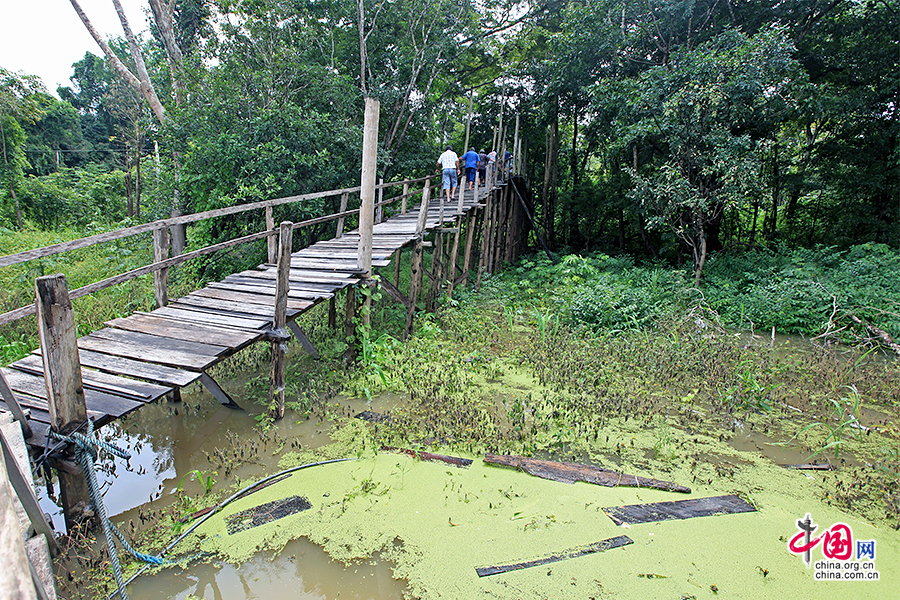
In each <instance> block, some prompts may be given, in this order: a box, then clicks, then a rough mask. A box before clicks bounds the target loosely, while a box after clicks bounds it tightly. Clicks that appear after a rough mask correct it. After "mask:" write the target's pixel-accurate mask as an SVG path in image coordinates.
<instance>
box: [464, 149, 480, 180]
mask: <svg viewBox="0 0 900 600" xmlns="http://www.w3.org/2000/svg"><path fill="white" fill-rule="evenodd" d="M462 159H463V160H464V161H465V163H466V164H465V166H466V181H468V182H469V189H470V190H471V189H472V188H474V187H475V169H477V168H478V153H477V152H475V148H469V151H468V152H466V153H465V154H463V155H462Z"/></svg>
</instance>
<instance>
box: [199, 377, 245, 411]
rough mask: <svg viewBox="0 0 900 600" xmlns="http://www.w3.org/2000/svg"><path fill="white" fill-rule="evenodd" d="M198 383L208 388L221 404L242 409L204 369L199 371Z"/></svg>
mask: <svg viewBox="0 0 900 600" xmlns="http://www.w3.org/2000/svg"><path fill="white" fill-rule="evenodd" d="M200 383H202V384H203V387H205V388H206V389H208V390H209V393H210V394H212V395H213V396H214V397H215V399H216V400H218V401H219V402H221V403H222V405H223V406H227V407H228V408H234V409H237V410H244V409H242V408H241V407H240V405H238V403H237V402H235V401H234V400H232V399H231V396H229V395H228V393H227V392H226V391H225V390H223V389H222V388H221V387H219V384H218V383H216V382H215V380H214V379H213V378H212V377H210V376H209V375H207V374H206V371H203V372H201V373H200Z"/></svg>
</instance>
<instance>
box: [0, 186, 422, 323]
mask: <svg viewBox="0 0 900 600" xmlns="http://www.w3.org/2000/svg"><path fill="white" fill-rule="evenodd" d="M428 179H429V177H421V178H418V179H405V180H403V181H392V182H385V183H380V184H377V185H376V188H387V187H393V186H396V185H407V186H408V185H409V184H411V183H420V182H424V181H427V180H428ZM359 190H360V187H359V186H356V187H352V188H343V189H338V190H328V191H325V192H315V193H310V194H301V195H296V196H287V197H284V198H275V199H272V200H262V201H259V202H254V203H251V204H240V205H237V206H229V207H226V208H220V209H216V210H208V211H204V212H201V213H193V214H190V215H184V216H181V217H174V218H169V219H160V220H158V221H153V222H151V223H143V224H141V225H135V226H133V227H126V228H124V229H117V230H115V231H110V232H106V233H101V234H97V235H93V236H89V237H86V238H80V239H77V240H71V241H69V242H63V243H60V244H54V245H52V246H44V247H42V248H35V249H33V250H26V251H23V252H18V253H16V254H9V255H7V256H3V257H0V268H2V267H5V266H12V265H16V264H21V263H23V262H28V261H29V260H34V259H36V258H43V257H45V256H52V255H54V254H60V253H62V252H67V251H69V250H76V249H79V248H87V247H89V246H93V245H95V244H100V243H103V242H109V241H113V240H117V239H122V238H126V237H131V236H133V235H138V234H141V233H147V232H149V231H154V230H157V229H165V228H167V227H171V226H172V225H179V224H182V223H193V222H197V221H202V220H205V219H210V218H215V217H222V216H226V215H231V214H237V213H242V212H248V211H251V210H258V209H261V208H268V207H270V206H279V205H282V204H289V203H292V202H299V201H301V200H311V199H315V198H324V197H328V196H337V195H341V194H351V193H354V192H358V191H359ZM418 193H420V192H419V191H416V192H408V193H406V194H401V195H399V196H395V197H393V198H389V199H387V200H383V201H381V202H378V203H376V205H375V206H376V208H377V207H379V206H385V205H387V204H390V203H392V202H395V201H397V200H399V199H402V198H408V197H409V196H412V195H415V194H418ZM359 210H360V209H359V208H355V209H351V210H345V211H342V212H338V213H333V214H330V215H323V216H320V217H314V218H312V219H307V220H305V221H299V222H297V223H294V224H293V227H292V228H293V229H299V228H301V227H309V226H311V225H316V224H318V223H326V222H328V221H332V220H335V219H340V218H342V217H347V216H350V215H354V214H357V213H358V212H359ZM276 235H278V229H277V228H276V229H267V230H264V231H260V232H257V233H251V234H248V235H245V236H242V237H238V238H234V239H231V240H227V241H224V242H220V243H218V244H213V245H211V246H205V247H203V248H200V249H198V250H193V251H191V252H186V253H184V254H179V255H178V256H173V257H172V258H167V259H165V260H162V261H159V262H153V263H151V264H148V265H145V266H143V267H138V268H137V269H132V270H131V271H126V272H125V273H120V274H119V275H113V276H112V277H107V278H106V279H102V280H100V281H96V282H94V283H90V284H88V285H86V286H83V287H80V288H77V289H74V290H71V291H70V292H69V299H70V300H74V299H76V298H81V297H83V296H87V295H88V294H92V293H94V292H97V291H100V290H103V289H106V288H108V287H112V286H114V285H118V284H120V283H124V282H126V281H129V280H131V279H135V278H137V277H141V276H143V275H149V274H150V273H154V272H156V271H161V270H163V269H168V268H169V267H172V266H175V265H179V264H181V263H183V262H187V261H189V260H191V259H194V258H197V257H199V256H204V255H207V254H212V253H213V252H216V251H218V250H223V249H225V248H230V247H232V246H238V245H240V244H245V243H248V242H254V241H257V240H262V239H265V238H268V237H270V236H276ZM33 314H35V305H34V304H29V305H26V306H22V307H20V308H16V309H13V310H11V311H9V312H6V313H3V314H0V326H2V325H6V324H8V323H11V322H13V321H17V320H19V319H22V318H25V317H28V316H31V315H33Z"/></svg>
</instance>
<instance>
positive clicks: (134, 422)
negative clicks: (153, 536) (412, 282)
mask: <svg viewBox="0 0 900 600" xmlns="http://www.w3.org/2000/svg"><path fill="white" fill-rule="evenodd" d="M243 381H245V378H244V377H242V376H240V375H238V376H236V377H234V378H233V379H231V380H230V381H223V382H220V383H221V384H222V385H223V387H224V388H225V389H226V390H227V391H228V392H229V394H231V395H232V397H234V398H235V399H236V401H237V402H238V403H239V404H241V405H242V406H244V407H245V408H247V410H245V411H238V410H233V409H229V408H225V407H223V406H222V405H220V404H219V403H218V402H217V401H216V400H215V399H214V398H213V397H212V396H211V395H210V394H209V393H208V392H206V391H205V390H204V389H203V388H201V387H199V386H194V387H191V388H188V389H185V390H183V393H182V398H183V401H182V402H181V403H170V402H166V401H165V400H163V401H160V402H157V403H155V404H151V405H147V406H145V407H143V408H141V409H139V410H138V411H136V412H134V413H131V414H130V415H129V416H128V417H126V418H125V419H123V420H121V421H117V422H114V423H111V424H109V425H106V426H104V427H103V428H102V430H101V435H102V437H103V439H105V440H106V441H108V442H109V443H111V444H113V445H115V446H117V447H119V448H122V449H123V450H126V451H127V452H129V453H130V454H131V458H130V459H129V460H128V461H123V460H121V459H118V458H117V459H115V460H114V461H113V459H111V458H110V457H108V456H106V455H104V460H103V471H102V472H98V481H99V483H100V485H101V489H102V490H103V493H104V503H105V506H106V510H107V513H108V514H109V516H110V518H111V520H112V521H113V522H114V523H117V524H121V525H120V526H121V527H122V530H123V532H126V533H127V532H128V531H129V530H130V525H129V521H131V522H133V523H134V525H135V526H136V527H138V528H140V525H141V519H140V514H141V512H142V511H145V510H148V509H153V510H156V509H160V508H164V507H166V506H168V505H169V504H171V503H172V502H174V501H175V500H176V499H177V496H176V492H178V491H179V490H184V492H185V493H186V494H187V495H188V496H198V495H202V494H203V493H204V487H203V485H202V483H201V479H203V480H206V478H208V477H212V480H213V481H214V483H212V489H213V490H219V489H223V488H227V487H229V486H231V485H232V484H233V483H235V481H237V480H240V481H242V482H252V481H254V480H257V479H261V478H262V477H264V476H266V475H269V474H271V473H274V472H276V471H278V466H277V465H278V460H279V459H280V458H281V455H282V454H283V451H287V450H291V449H294V448H296V447H297V445H299V446H302V447H304V448H315V447H318V446H321V445H323V444H326V443H328V442H329V441H330V438H329V437H328V433H329V432H330V430H331V427H332V425H331V423H329V422H328V421H325V420H320V419H319V418H317V417H315V416H313V417H310V418H309V419H307V418H305V417H300V416H298V415H297V414H296V413H292V412H291V411H288V412H287V415H286V417H285V419H283V420H282V421H280V422H278V423H277V424H276V425H275V426H274V428H273V429H272V430H271V431H269V432H268V433H267V434H264V435H261V434H260V433H259V431H258V429H257V420H256V417H257V415H259V414H260V413H262V412H263V408H262V407H260V406H256V405H254V404H252V402H251V401H248V400H246V399H245V396H246V393H245V392H244V387H245V386H244V384H243ZM401 401H402V398H401V397H398V396H396V395H383V396H380V397H377V398H374V399H373V400H372V401H371V402H366V401H365V400H351V399H347V398H342V397H338V398H336V399H334V400H333V401H331V402H330V403H329V404H328V407H327V411H328V414H329V415H346V416H350V415H355V414H357V413H359V412H361V411H364V410H369V411H375V412H384V411H387V410H389V409H390V408H392V407H394V406H396V405H397V404H398V402H401ZM217 455H218V456H220V457H225V461H224V462H226V463H228V465H227V467H226V468H224V469H223V461H222V460H217V458H216V457H217ZM210 457H212V458H210ZM39 491H40V492H41V493H40V503H41V506H42V508H43V509H44V511H45V512H46V513H48V514H50V515H51V518H52V521H53V525H54V526H55V527H56V529H57V530H64V528H65V524H64V521H63V517H62V513H61V510H60V508H59V506H57V505H56V504H55V503H54V502H53V500H52V499H51V498H50V497H49V496H48V494H47V491H46V490H44V489H41V490H39ZM172 538H173V539H174V538H175V533H174V532H173V534H172ZM174 551H175V552H176V553H177V547H176V548H175V550H174ZM404 587H405V583H404V582H402V581H397V580H395V579H394V578H393V577H392V573H391V567H390V565H389V564H387V563H386V562H384V561H380V560H377V559H374V560H371V561H367V562H365V563H362V564H358V565H353V566H350V567H345V566H344V565H343V564H340V563H336V562H334V561H332V560H331V559H330V558H329V557H328V555H327V554H326V553H325V552H324V551H323V550H322V549H321V548H320V547H318V546H315V545H313V544H311V543H310V542H308V541H307V540H294V541H293V542H291V543H290V544H289V545H288V546H287V548H285V550H284V551H283V552H281V553H279V554H278V555H276V556H273V555H272V553H271V552H268V553H260V554H258V555H256V556H255V557H254V558H253V559H252V560H250V561H247V562H246V563H244V564H241V565H231V564H227V563H222V562H213V563H210V562H209V560H208V559H207V560H203V561H197V562H196V563H195V564H193V565H192V566H190V567H189V568H188V569H184V570H182V569H168V570H165V571H163V572H161V573H159V574H157V575H153V576H149V575H147V576H142V577H139V578H138V579H137V580H135V582H134V583H133V584H132V585H131V588H132V589H133V590H134V591H133V592H132V594H133V597H137V598H148V599H149V598H187V597H188V596H189V595H193V596H197V597H200V598H210V599H215V600H227V599H229V598H273V599H280V598H301V599H306V598H309V599H313V598H316V599H317V598H358V599H369V598H372V599H379V600H382V599H383V600H388V599H394V598H399V597H401V596H402V590H403V589H404Z"/></svg>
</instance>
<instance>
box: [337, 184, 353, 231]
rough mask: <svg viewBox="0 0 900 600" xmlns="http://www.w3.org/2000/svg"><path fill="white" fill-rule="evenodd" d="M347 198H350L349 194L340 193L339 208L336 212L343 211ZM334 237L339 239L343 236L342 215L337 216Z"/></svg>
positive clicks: (345, 208)
mask: <svg viewBox="0 0 900 600" xmlns="http://www.w3.org/2000/svg"><path fill="white" fill-rule="evenodd" d="M349 198H350V194H348V193H347V192H344V193H343V194H341V210H340V211H338V212H344V211H346V210H347V200H348V199H349ZM334 237H335V238H336V239H340V238H342V237H344V217H343V216H340V217H338V222H337V231H336V232H335V234H334Z"/></svg>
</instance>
